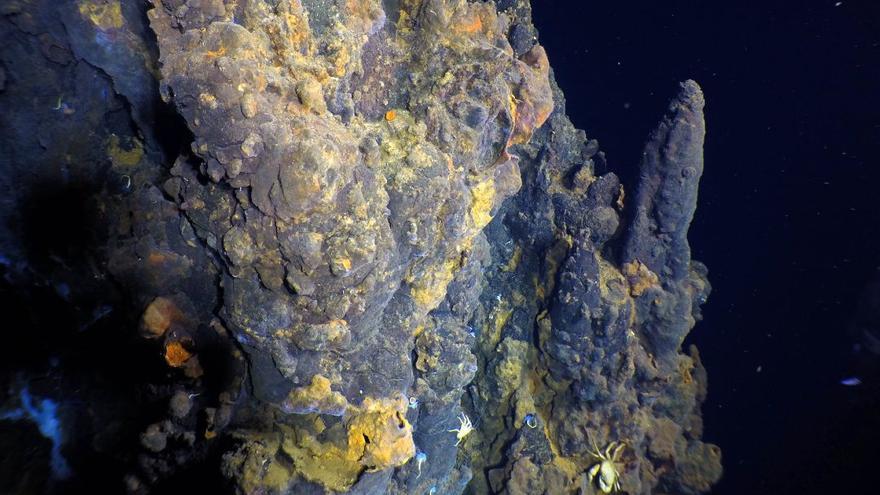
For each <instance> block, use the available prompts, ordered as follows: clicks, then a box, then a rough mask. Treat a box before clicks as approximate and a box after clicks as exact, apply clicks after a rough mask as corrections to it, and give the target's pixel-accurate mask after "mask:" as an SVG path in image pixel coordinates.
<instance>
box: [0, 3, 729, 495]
mask: <svg viewBox="0 0 880 495" xmlns="http://www.w3.org/2000/svg"><path fill="white" fill-rule="evenodd" d="M56 9H57V10H56ZM56 12H61V13H62V15H61V16H57V15H56V14H55V13H56ZM2 14H3V16H4V17H3V18H2V23H0V35H2V40H4V41H5V42H4V43H3V44H2V45H0V62H2V66H0V69H2V72H0V76H3V77H0V103H2V104H3V105H4V108H9V109H11V111H10V112H8V113H7V114H6V115H5V116H3V117H0V119H2V120H0V123H2V124H3V129H4V133H3V136H2V141H0V145H2V147H0V163H2V165H3V166H4V167H3V172H2V173H3V177H2V179H3V182H2V185H3V187H4V188H5V189H6V190H7V191H13V190H23V191H34V194H36V193H37V192H39V190H40V187H44V186H42V185H41V184H44V183H46V182H47V181H48V182H50V183H57V184H60V185H59V186H58V187H61V188H62V189H63V188H64V187H67V186H66V184H68V182H65V181H69V177H70V176H71V174H72V175H73V176H74V177H77V178H81V179H82V180H81V181H80V183H81V184H86V185H87V187H85V188H84V189H83V191H82V194H83V195H84V197H85V198H86V204H87V205H88V211H90V212H92V211H93V212H94V215H95V221H94V223H91V224H89V225H88V229H87V230H88V235H89V236H90V239H92V238H94V239H93V241H94V242H93V243H92V244H90V245H89V246H92V245H94V246H96V247H94V248H92V247H89V248H88V249H86V248H85V247H83V250H80V251H70V248H68V247H65V248H63V249H62V248H59V247H58V246H54V245H49V246H39V245H37V246H36V247H35V246H34V244H33V243H29V242H27V239H28V237H27V234H28V232H27V231H26V229H24V228H23V227H21V228H20V227H18V226H21V225H26V224H28V219H27V218H25V217H24V214H23V213H18V212H19V211H23V207H24V206H25V205H26V204H28V202H30V201H32V200H33V199H32V196H29V195H28V194H19V195H10V196H9V198H10V199H8V200H7V202H8V203H9V206H10V208H7V209H6V210H5V211H4V212H3V213H2V214H3V215H4V216H5V217H6V218H7V220H9V221H8V222H6V223H5V225H6V226H5V227H3V228H4V229H6V231H4V235H3V238H4V239H10V240H9V241H6V245H4V246H3V248H4V256H5V258H4V259H9V260H11V261H10V262H9V263H5V265H6V266H7V267H8V268H7V269H8V271H9V272H10V273H11V274H12V275H11V278H10V280H13V281H14V283H17V284H20V285H22V286H25V285H27V284H33V283H41V284H46V285H47V286H58V285H59V284H62V283H63V284H64V285H65V287H67V288H66V289H65V290H66V292H65V294H66V295H65V297H66V298H67V301H68V302H69V304H70V305H71V307H75V308H80V310H81V311H83V312H85V313H90V314H92V313H95V311H97V309H95V310H94V311H93V309H92V307H91V306H89V305H88V304H94V305H95V307H96V308H98V309H99V308H100V307H102V306H100V304H99V303H94V301H113V303H112V304H113V307H115V308H119V309H117V310H115V313H113V315H119V316H118V318H119V319H118V320H117V319H115V318H117V316H112V318H114V320H113V321H114V322H117V321H118V323H119V328H122V329H127V330H125V331H124V332H123V331H122V330H120V331H119V332H123V333H124V334H125V335H130V336H136V338H137V339H138V342H140V343H139V344H138V345H137V346H136V347H135V348H134V350H131V352H132V353H140V354H138V355H143V356H145V357H144V358H143V359H144V360H145V361H148V362H149V363H151V364H150V366H153V367H155V372H151V373H150V374H148V375H147V378H143V382H142V383H137V384H133V386H134V387H135V389H136V390H143V393H141V394H136V396H135V398H132V397H127V396H126V397H121V396H120V397H117V396H113V395H105V396H103V397H102V398H101V399H99V402H100V403H101V404H107V405H108V407H107V408H100V407H99V408H93V410H91V411H90V412H88V413H86V412H73V411H71V412H70V418H71V421H73V420H74V419H76V415H77V414H85V415H90V416H88V421H87V422H88V423H89V424H91V425H92V426H91V427H90V428H91V429H87V430H83V435H91V436H95V435H98V436H100V435H111V432H108V431H106V430H107V428H109V426H106V425H108V424H111V422H112V421H113V420H119V421H121V422H123V423H122V424H124V425H125V427H124V428H127V429H128V430H131V431H134V432H137V433H138V434H137V435H133V438H135V437H136V438H138V439H139V442H138V443H137V444H136V445H125V444H124V443H121V444H118V445H116V446H115V447H113V448H109V447H108V448H106V449H104V450H102V455H108V456H115V457H117V458H120V459H124V460H125V462H124V464H125V466H124V471H125V475H124V477H122V478H123V479H124V483H125V487H126V489H127V490H128V491H129V492H131V493H146V492H150V491H156V492H160V491H162V490H163V489H166V488H167V486H166V485H163V483H169V482H173V480H175V479H178V478H175V476H181V474H180V473H185V472H187V470H189V469H192V468H193V466H205V465H208V466H210V469H213V472H215V473H218V472H219V473H222V474H223V479H225V480H226V485H224V488H225V489H228V490H230V491H233V492H236V493H243V494H257V493H279V494H280V493H297V494H300V493H351V494H375V493H388V494H407V493H420V494H421V493H426V494H455V493H465V492H466V493H512V494H513V493H523V494H526V493H528V494H534V493H547V494H558V493H598V492H599V488H598V485H597V484H596V482H595V480H591V479H590V477H589V475H588V471H589V469H590V468H591V467H592V466H593V465H595V464H596V462H597V459H596V458H595V457H594V456H593V455H592V452H593V451H594V449H595V448H597V447H598V448H600V449H604V448H605V447H606V446H607V445H608V444H609V443H611V442H623V444H624V445H625V447H624V448H623V449H622V455H621V457H620V460H619V462H618V463H617V470H618V471H619V473H620V481H621V488H622V491H623V492H626V493H630V494H650V493H670V494H671V493H687V494H696V493H705V492H707V491H708V490H709V489H710V487H711V486H712V484H713V483H714V482H716V481H717V480H718V479H719V477H720V475H721V465H720V451H719V449H718V448H717V447H715V446H714V445H710V444H706V443H703V442H702V441H701V436H702V424H701V419H700V411H699V407H700V404H701V402H702V401H703V399H704V398H705V394H706V376H705V371H704V369H703V367H702V365H701V363H700V360H699V355H698V353H697V351H696V349H694V348H691V349H690V350H689V351H688V352H687V353H682V352H681V345H682V342H683V340H684V337H685V336H686V335H687V333H688V332H689V331H690V330H691V329H692V328H693V326H694V324H695V322H696V321H697V320H699V319H700V314H699V305H700V304H702V303H703V302H704V301H705V300H706V297H707V296H708V293H709V290H710V287H709V284H708V281H707V278H706V268H705V267H704V266H703V265H702V264H700V263H699V262H696V261H693V260H691V257H690V249H689V246H688V242H687V230H688V226H689V224H690V221H691V219H692V217H693V215H694V211H695V208H696V198H697V189H698V182H699V179H700V176H701V174H702V172H703V157H702V145H703V138H704V134H705V123H704V121H703V114H702V108H703V104H704V101H703V95H702V92H701V90H700V88H699V86H698V85H697V84H696V83H694V82H693V81H687V82H685V83H682V85H681V89H680V92H679V94H678V95H677V96H676V97H675V98H674V99H673V101H672V103H671V104H670V107H669V111H668V113H667V115H666V116H665V117H663V120H662V121H661V123H660V124H659V126H658V127H657V129H656V131H655V132H654V133H653V134H652V135H651V136H650V138H649V140H648V142H647V144H646V146H645V153H644V158H643V162H642V165H641V176H640V180H639V183H638V184H632V185H623V184H621V183H620V181H619V180H618V178H617V177H616V176H615V175H614V174H613V173H611V172H605V170H606V169H607V168H609V167H608V165H607V163H606V159H605V156H604V154H603V153H601V152H599V150H598V144H597V142H596V141H595V140H590V139H588V138H587V137H586V136H585V134H584V133H583V132H582V131H578V130H576V129H575V128H574V127H573V126H572V125H571V123H570V122H569V120H568V119H567V117H566V116H565V108H564V98H563V96H562V93H561V92H560V90H559V89H558V88H557V87H556V85H555V82H554V81H553V78H552V75H551V71H550V65H549V62H548V56H547V54H546V53H545V51H544V49H543V48H542V47H541V46H540V44H538V39H539V37H538V33H537V32H536V30H535V28H534V27H533V26H532V24H531V10H530V6H529V4H528V2H527V1H526V0H496V1H494V2H492V1H490V2H481V1H466V0H384V1H383V0H152V2H151V5H143V3H142V2H135V1H122V2H120V1H119V0H65V1H63V2H60V3H53V2H49V1H48V0H42V1H35V2H17V1H13V2H9V3H7V5H6V6H4V7H3V10H2ZM550 55H551V58H552V54H550ZM31 59H35V60H31ZM26 60H29V62H28V63H29V64H30V65H29V66H28V65H26V64H24V63H23V61H26ZM40 85H42V87H50V88H51V91H50V93H51V96H45V97H43V99H42V100H40V99H34V98H30V99H29V98H27V97H26V95H29V94H32V93H34V92H36V91H37V89H36V88H38V87H41V86H40ZM47 85H48V86H47ZM41 91H43V93H45V89H43V90H41ZM55 95H61V98H59V99H58V101H57V102H56V101H55V99H54V98H55ZM590 97H593V96H592V95H590ZM597 97H599V96H597ZM26 115H27V116H28V117H27V118H25V116H26ZM11 129H17V130H18V131H17V132H18V134H13V133H12V132H7V130H11ZM77 133H81V135H79V134H77ZM181 145H183V146H181ZM34 163H40V164H41V165H40V166H34ZM65 174H66V175H65ZM63 177H67V179H63ZM630 188H631V189H632V191H633V193H630ZM78 191H79V190H78ZM36 197H37V198H38V199H39V196H38V195H37V196H36ZM77 197H79V196H77ZM16 229H18V230H16ZM16 237H18V238H20V239H22V241H21V242H14V241H12V240H11V239H15V238H16ZM75 280H94V282H92V283H89V284H76V283H74V282H73V281H75ZM35 281H36V282H35ZM87 302H88V303H87ZM105 314H106V313H105ZM105 314H102V315H101V316H100V317H99V318H98V320H100V318H104V316H105ZM124 315H127V316H124ZM91 324H93V322H92V323H90V324H89V325H91ZM85 328H88V326H86V327H85ZM151 369H152V368H151ZM98 375H99V373H98V372H97V371H96V372H95V374H94V377H91V378H90V377H89V376H91V375H87V376H86V377H85V378H83V377H80V378H79V380H81V382H82V383H80V384H79V385H78V386H79V387H80V388H81V389H84V390H92V394H94V395H95V396H98V395H99V394H100V391H101V389H100V386H99V385H98V383H99V382H100V380H99V379H98V378H97V376H98ZM18 382H20V380H19V381H18ZM18 382H16V383H18ZM10 400H11V399H10ZM114 401H115V402H114ZM124 401H128V402H127V404H128V405H129V406H130V408H131V409H132V410H137V409H138V408H139V407H143V409H142V410H141V413H140V415H137V414H134V415H133V414H132V413H131V412H125V415H124V416H125V419H121V418H118V417H117V415H122V413H123V412H124V411H123V409H120V408H118V407H117V408H115V409H114V408H113V407H110V406H111V405H113V404H116V403H122V402H124ZM156 404H160V405H161V407H158V406H156ZM147 405H149V406H150V407H146V406H147ZM156 411H160V412H156ZM462 414H465V415H466V416H467V417H468V418H469V419H470V420H472V421H473V425H474V431H473V432H471V433H470V434H468V435H467V436H464V437H463V438H461V443H460V445H458V446H456V442H457V441H458V438H457V437H456V433H455V432H451V431H450V430H452V429H454V428H458V427H459V425H460V423H459V419H457V418H460V417H461V415H462ZM79 423H80V424H82V423H83V420H82V418H80V419H79ZM116 428H123V427H121V426H116ZM114 431H116V430H114ZM69 448H71V449H72V448H73V447H69ZM77 448H82V449H86V450H88V449H89V448H94V447H93V446H92V447H89V446H83V445H80V446H79V447H77ZM212 462H213V464H211V463H212ZM82 469H87V468H86V467H85V466H83V467H82ZM202 469H209V468H202ZM169 480H171V481H169Z"/></svg>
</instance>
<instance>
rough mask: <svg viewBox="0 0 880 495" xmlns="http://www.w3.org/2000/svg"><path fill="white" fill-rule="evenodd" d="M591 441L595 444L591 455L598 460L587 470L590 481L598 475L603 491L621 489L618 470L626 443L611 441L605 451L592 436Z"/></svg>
mask: <svg viewBox="0 0 880 495" xmlns="http://www.w3.org/2000/svg"><path fill="white" fill-rule="evenodd" d="M587 436H589V434H588V435H587ZM590 442H591V443H592V444H593V451H592V452H590V455H592V456H593V457H594V458H595V459H596V460H597V461H598V462H597V463H596V464H594V465H593V466H592V467H591V468H590V470H589V471H587V475H588V476H589V480H590V483H594V482H596V479H597V477H598V485H599V490H601V491H602V493H611V492H614V491H620V473H619V472H618V470H617V463H618V461H619V460H620V454H621V453H623V449H624V447H626V444H625V443H623V442H611V443H609V444H608V446H607V447H605V450H604V451H601V450H599V448H598V447H597V446H596V443H595V442H594V441H593V439H592V438H590Z"/></svg>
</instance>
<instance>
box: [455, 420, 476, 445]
mask: <svg viewBox="0 0 880 495" xmlns="http://www.w3.org/2000/svg"><path fill="white" fill-rule="evenodd" d="M458 422H459V423H461V425H460V426H459V427H458V428H456V429H453V430H449V431H450V432H455V434H456V435H455V437H456V438H458V441H457V442H455V446H456V447H458V444H460V443H461V441H462V440H464V437H466V436H468V433H470V432H472V431H474V424H473V423H471V418H469V417H467V414H465V413H461V417H460V418H458Z"/></svg>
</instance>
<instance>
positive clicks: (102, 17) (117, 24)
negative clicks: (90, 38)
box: [79, 0, 125, 31]
mask: <svg viewBox="0 0 880 495" xmlns="http://www.w3.org/2000/svg"><path fill="white" fill-rule="evenodd" d="M79 13H80V15H82V16H83V17H84V18H86V19H88V20H89V21H91V23H92V24H94V25H95V26H97V27H98V28H100V29H102V30H104V31H106V30H108V29H119V28H121V27H122V25H123V24H124V23H125V20H124V19H123V18H122V7H121V6H120V5H119V1H118V0H115V1H114V0H111V1H109V2H100V1H95V2H88V1H84V2H80V4H79Z"/></svg>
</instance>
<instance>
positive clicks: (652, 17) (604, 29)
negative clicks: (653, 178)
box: [533, 0, 880, 494]
mask: <svg viewBox="0 0 880 495" xmlns="http://www.w3.org/2000/svg"><path fill="white" fill-rule="evenodd" d="M533 9H534V20H535V25H536V26H537V27H538V29H539V31H540V41H541V43H542V44H543V45H544V46H545V47H546V49H547V53H548V55H549V57H550V63H551V65H552V66H553V68H554V71H555V76H556V80H557V81H558V83H559V85H560V86H561V87H562V89H563V91H564V92H565V95H566V99H567V110H568V113H569V116H570V117H571V119H572V121H573V122H574V124H575V126H577V127H579V128H582V129H585V130H586V132H587V134H588V136H590V137H591V138H596V139H598V140H599V143H600V145H601V147H602V149H603V150H604V151H605V152H606V153H607V155H608V163H609V168H610V170H612V171H615V172H616V173H618V175H620V176H621V177H622V178H623V180H624V183H625V184H630V185H631V184H633V183H634V180H633V179H634V178H635V177H636V174H637V165H638V162H639V158H640V154H641V145H642V143H643V142H644V140H645V138H646V136H647V135H648V133H649V132H650V130H651V129H652V127H653V126H654V125H655V123H656V122H657V121H658V120H659V118H660V117H661V115H662V114H663V110H664V109H665V107H666V104H667V102H668V101H669V99H670V98H671V97H672V96H673V95H674V94H675V91H676V88H677V83H678V82H679V81H681V80H684V79H687V78H692V79H695V80H696V81H698V82H699V83H700V84H701V85H702V87H703V90H704V91H705V94H706V100H707V105H706V118H707V124H708V132H707V144H706V152H705V158H706V171H705V174H704V175H703V179H702V183H701V189H700V200H699V206H698V208H697V214H696V219H695V221H694V223H693V225H692V227H691V232H690V241H691V246H692V249H693V252H694V257H695V258H696V259H699V260H701V261H703V262H705V263H706V264H707V265H708V266H709V277H710V280H711V282H712V285H713V288H714V290H713V293H712V296H711V297H710V298H709V302H708V304H707V305H706V306H704V316H705V319H704V321H703V322H701V323H699V324H698V325H697V327H696V329H695V330H694V332H693V333H692V334H691V336H690V337H689V342H692V343H695V344H696V345H697V346H698V347H699V349H700V351H701V355H702V357H703V361H704V364H705V366H706V368H707V369H708V372H709V398H708V401H707V402H706V403H705V404H704V408H703V411H704V418H705V439H706V440H707V441H711V442H715V443H717V444H719V445H720V446H721V448H722V450H723V456H724V457H723V462H724V467H725V475H724V478H723V480H722V481H721V483H720V484H718V485H717V486H716V487H715V489H714V490H713V492H712V493H715V494H744V493H749V494H765V493H766V494H794V493H797V494H807V493H878V490H880V489H878V488H876V487H874V483H875V475H876V472H877V469H878V461H880V453H878V452H880V383H878V382H880V373H878V369H880V356H877V355H873V354H870V353H869V352H867V351H866V350H864V346H863V343H862V341H861V339H860V334H859V332H857V331H855V330H854V329H853V320H854V315H855V313H856V312H857V311H858V310H859V300H860V298H861V297H862V295H863V293H864V291H865V289H866V286H867V285H868V284H869V283H870V282H871V281H872V280H876V279H877V278H878V277H880V194H878V193H880V160H878V158H877V157H878V145H880V2H878V1H876V0H864V1H843V2H837V1H815V0H808V1H779V0H770V1H761V2H718V1H708V2H706V1H703V2H699V1H694V0H692V1H663V2H648V1H615V2H610V1H584V0H537V1H535V2H533ZM863 309H864V308H863ZM848 377H858V378H859V379H860V380H861V382H862V384H861V385H859V386H853V387H848V386H845V385H842V384H841V383H840V381H841V380H842V379H844V378H848Z"/></svg>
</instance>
